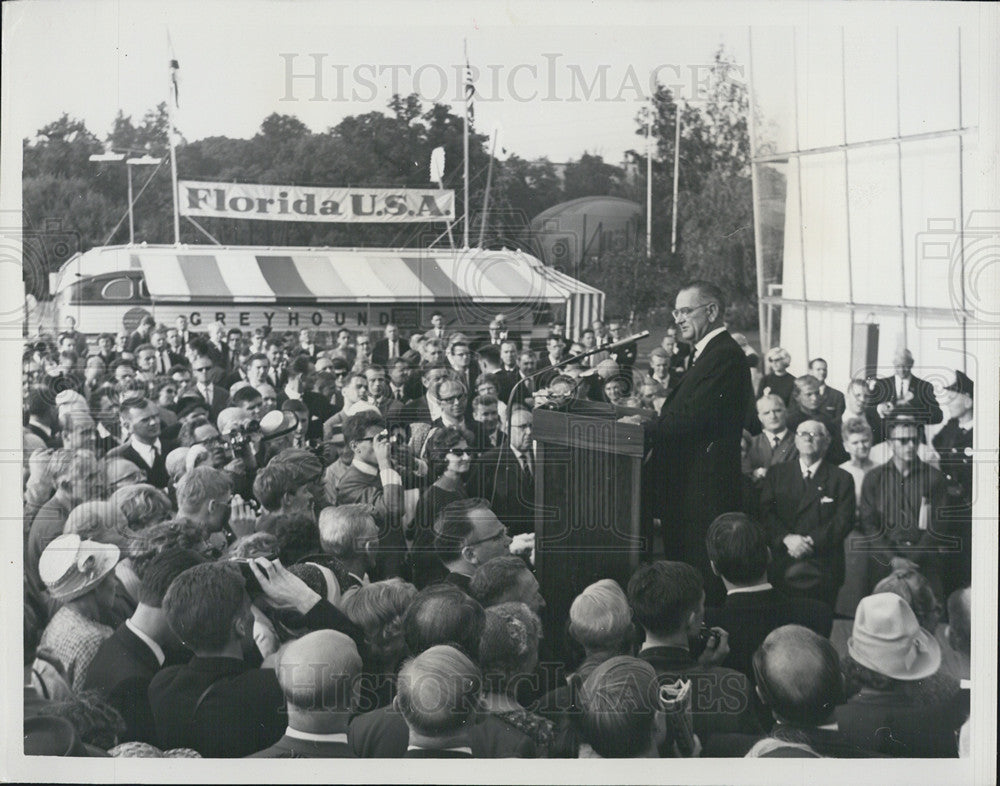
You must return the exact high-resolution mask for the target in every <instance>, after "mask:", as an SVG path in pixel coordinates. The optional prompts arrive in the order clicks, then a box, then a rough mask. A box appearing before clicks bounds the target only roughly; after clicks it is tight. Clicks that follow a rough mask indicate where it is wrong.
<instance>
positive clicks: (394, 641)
mask: <svg viewBox="0 0 1000 786" xmlns="http://www.w3.org/2000/svg"><path fill="white" fill-rule="evenodd" d="M416 595H417V588H416V587H414V586H413V585H412V584H409V583H407V582H405V581H403V580H402V579H387V580H386V581H376V582H375V583H374V584H367V585H365V586H364V587H360V588H359V589H358V591H357V592H355V593H353V594H351V595H349V596H347V597H346V598H345V599H344V603H343V609H344V613H345V614H346V615H347V616H348V617H349V618H350V620H351V622H353V623H354V624H355V625H358V626H360V627H361V628H362V629H363V630H364V632H365V645H366V649H367V655H366V657H365V667H364V671H363V672H362V674H361V678H360V695H359V698H358V707H357V709H358V712H368V711H370V710H374V709H377V708H378V707H385V706H388V705H389V704H391V703H392V697H393V696H395V695H396V672H398V671H399V666H400V664H401V663H402V662H403V658H405V657H406V641H405V640H404V638H403V619H404V617H405V615H406V610H407V609H408V608H409V607H410V604H411V603H412V602H413V599H414V598H415V597H416Z"/></svg>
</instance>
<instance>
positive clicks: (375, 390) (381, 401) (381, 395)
mask: <svg viewBox="0 0 1000 786" xmlns="http://www.w3.org/2000/svg"><path fill="white" fill-rule="evenodd" d="M365 381H366V382H367V384H368V400H369V401H370V402H371V403H372V404H374V405H375V406H376V407H378V411H379V412H381V413H382V417H383V418H385V421H386V423H389V424H392V423H396V422H400V421H402V418H403V404H402V402H400V401H398V400H397V399H396V397H395V396H393V394H392V388H391V387H390V386H389V377H388V375H387V374H386V372H385V369H384V368H382V366H378V365H375V366H369V367H368V368H366V369H365ZM324 420H326V418H324Z"/></svg>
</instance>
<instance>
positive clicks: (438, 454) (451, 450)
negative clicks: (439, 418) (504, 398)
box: [406, 426, 472, 587]
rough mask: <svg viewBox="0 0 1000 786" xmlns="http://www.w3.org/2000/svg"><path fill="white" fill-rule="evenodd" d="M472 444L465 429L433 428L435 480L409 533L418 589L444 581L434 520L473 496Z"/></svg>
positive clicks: (429, 447)
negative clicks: (436, 551) (470, 484)
mask: <svg viewBox="0 0 1000 786" xmlns="http://www.w3.org/2000/svg"><path fill="white" fill-rule="evenodd" d="M471 441H472V434H470V433H469V432H466V431H465V430H464V429H462V428H451V427H449V426H444V427H441V428H437V429H432V430H431V433H430V435H429V436H428V437H427V441H426V443H425V445H424V456H425V457H426V459H427V461H428V464H429V471H428V477H429V478H434V481H433V482H432V483H431V485H430V486H428V487H427V488H426V489H425V490H424V491H423V492H422V493H421V494H420V501H419V502H418V503H417V512H416V515H415V516H414V518H413V521H412V522H411V523H410V525H409V526H408V527H407V532H406V535H407V538H408V539H409V540H411V541H413V545H412V548H411V549H410V563H411V569H412V575H413V583H414V584H415V585H416V586H417V587H426V586H427V585H428V584H432V583H434V582H435V581H439V580H440V579H442V578H444V569H443V567H442V566H441V563H440V562H439V561H438V559H437V558H436V557H435V555H434V521H435V520H436V519H437V516H438V514H439V513H440V512H441V511H442V510H443V509H444V508H445V507H446V506H447V505H448V504H450V503H452V502H455V501H456V500H460V499H466V498H467V497H468V496H469V494H468V492H467V491H466V485H465V484H466V480H467V479H468V476H469V469H470V467H471V466H472V457H471V455H470V450H469V443H470V442H471Z"/></svg>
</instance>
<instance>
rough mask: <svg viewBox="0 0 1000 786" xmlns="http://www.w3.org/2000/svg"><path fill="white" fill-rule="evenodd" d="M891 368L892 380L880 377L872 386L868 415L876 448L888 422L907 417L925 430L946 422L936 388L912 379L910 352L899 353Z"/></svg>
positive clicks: (914, 378) (895, 356) (883, 438)
mask: <svg viewBox="0 0 1000 786" xmlns="http://www.w3.org/2000/svg"><path fill="white" fill-rule="evenodd" d="M892 367H893V371H894V372H895V373H894V374H893V376H891V377H880V378H879V379H876V380H875V381H874V383H869V385H870V390H869V394H868V401H867V404H866V412H867V415H868V421H869V423H872V428H873V430H874V431H875V442H876V444H877V443H879V442H883V441H885V439H886V436H887V434H886V431H885V423H886V419H888V418H894V417H896V416H898V415H906V416H909V417H912V418H913V419H914V420H915V421H916V422H917V423H920V424H922V425H924V426H933V425H934V424H936V423H940V422H941V421H942V420H944V413H943V412H942V411H941V407H940V405H939V404H938V402H937V398H936V397H935V395H934V387H933V385H931V383H930V382H927V381H926V380H923V379H919V378H918V377H915V376H913V373H912V372H913V355H912V353H911V352H910V350H908V349H900V350H898V351H897V352H896V354H895V355H894V356H893V359H892Z"/></svg>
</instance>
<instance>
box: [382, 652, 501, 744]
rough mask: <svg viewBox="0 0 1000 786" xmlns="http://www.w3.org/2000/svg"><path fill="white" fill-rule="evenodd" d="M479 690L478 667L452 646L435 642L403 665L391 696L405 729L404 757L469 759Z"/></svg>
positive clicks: (480, 676)
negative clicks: (394, 695)
mask: <svg viewBox="0 0 1000 786" xmlns="http://www.w3.org/2000/svg"><path fill="white" fill-rule="evenodd" d="M481 689H482V674H480V671H479V667H478V666H477V665H476V664H475V663H473V661H472V659H471V658H469V657H468V656H467V655H465V654H464V653H462V652H460V651H459V650H457V649H456V648H455V647H451V646H448V645H436V646H434V647H431V648H430V649H428V650H425V651H424V652H422V653H421V654H420V655H417V656H416V657H415V658H412V659H410V660H408V661H407V662H406V663H404V664H403V668H401V669H400V670H399V683H398V685H397V688H396V698H395V699H394V700H393V706H394V707H396V708H397V709H398V710H399V712H400V714H401V715H402V716H403V719H404V720H405V721H406V726H407V729H408V730H409V740H408V744H407V748H406V752H405V753H404V754H403V758H406V759H471V758H473V753H472V743H471V740H470V738H469V728H470V727H471V726H473V725H474V724H475V719H476V712H477V710H478V708H479V700H480V691H481Z"/></svg>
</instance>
